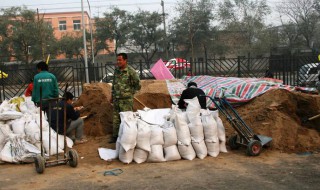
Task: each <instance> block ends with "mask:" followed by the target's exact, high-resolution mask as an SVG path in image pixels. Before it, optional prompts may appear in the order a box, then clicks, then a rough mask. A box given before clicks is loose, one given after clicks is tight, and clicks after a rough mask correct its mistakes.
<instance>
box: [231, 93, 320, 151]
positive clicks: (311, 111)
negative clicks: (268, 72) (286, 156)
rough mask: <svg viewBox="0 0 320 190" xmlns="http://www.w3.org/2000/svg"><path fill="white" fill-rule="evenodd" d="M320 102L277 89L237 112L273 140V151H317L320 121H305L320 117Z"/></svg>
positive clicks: (311, 96) (306, 96)
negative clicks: (305, 119)
mask: <svg viewBox="0 0 320 190" xmlns="http://www.w3.org/2000/svg"><path fill="white" fill-rule="evenodd" d="M319 101H320V97H319V96H317V95H316V96H315V95H308V94H302V93H297V92H290V91H287V90H284V89H276V90H270V91H268V92H266V93H265V94H263V95H261V96H259V97H257V98H255V99H254V100H252V101H251V102H249V103H248V104H246V105H243V106H241V107H239V108H237V111H238V113H239V115H241V117H242V119H243V120H244V121H245V122H246V124H247V125H248V126H249V127H251V128H252V129H253V130H254V132H255V133H256V134H263V135H266V136H269V137H272V138H273V140H272V148H274V149H278V150H281V151H285V152H304V151H313V150H317V149H318V148H319V143H320V136H319V131H320V127H319V126H320V120H313V121H308V122H302V120H303V118H309V117H311V116H314V115H317V114H319V110H320V102H319Z"/></svg>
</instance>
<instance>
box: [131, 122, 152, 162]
mask: <svg viewBox="0 0 320 190" xmlns="http://www.w3.org/2000/svg"><path fill="white" fill-rule="evenodd" d="M150 137H151V129H150V126H149V124H148V123H146V122H144V121H142V120H141V119H138V133H137V145H136V147H135V149H134V155H133V160H134V161H135V162H136V163H138V164H140V163H143V162H145V161H147V158H148V155H149V152H150V151H151V145H150Z"/></svg>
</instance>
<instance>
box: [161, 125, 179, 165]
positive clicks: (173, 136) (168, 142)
mask: <svg viewBox="0 0 320 190" xmlns="http://www.w3.org/2000/svg"><path fill="white" fill-rule="evenodd" d="M162 131H163V139H164V145H163V149H164V158H165V160H166V161H174V160H180V159H181V156H180V153H179V150H178V147H177V143H178V138H177V131H176V128H175V127H174V124H173V123H172V122H171V121H166V122H165V123H164V124H163V125H162Z"/></svg>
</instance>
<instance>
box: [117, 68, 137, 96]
mask: <svg viewBox="0 0 320 190" xmlns="http://www.w3.org/2000/svg"><path fill="white" fill-rule="evenodd" d="M140 89H141V85H140V79H139V76H138V75H137V73H136V71H135V70H134V69H133V68H132V67H131V66H129V65H127V67H126V68H125V69H124V70H120V69H119V68H116V69H115V71H114V74H113V82H112V99H113V100H115V99H126V98H133V96H134V94H135V93H136V92H137V91H138V90H140Z"/></svg>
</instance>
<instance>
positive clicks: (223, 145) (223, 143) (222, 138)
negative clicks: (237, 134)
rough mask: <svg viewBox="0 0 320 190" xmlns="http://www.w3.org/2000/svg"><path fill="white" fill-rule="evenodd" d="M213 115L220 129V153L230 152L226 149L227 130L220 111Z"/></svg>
mask: <svg viewBox="0 0 320 190" xmlns="http://www.w3.org/2000/svg"><path fill="white" fill-rule="evenodd" d="M212 115H213V116H214V118H215V120H216V122H217V128H218V138H219V140H220V145H219V146H220V152H224V153H226V152H228V151H227V147H226V130H225V128H224V125H223V122H222V120H221V118H220V117H219V112H218V110H216V111H214V112H212Z"/></svg>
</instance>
